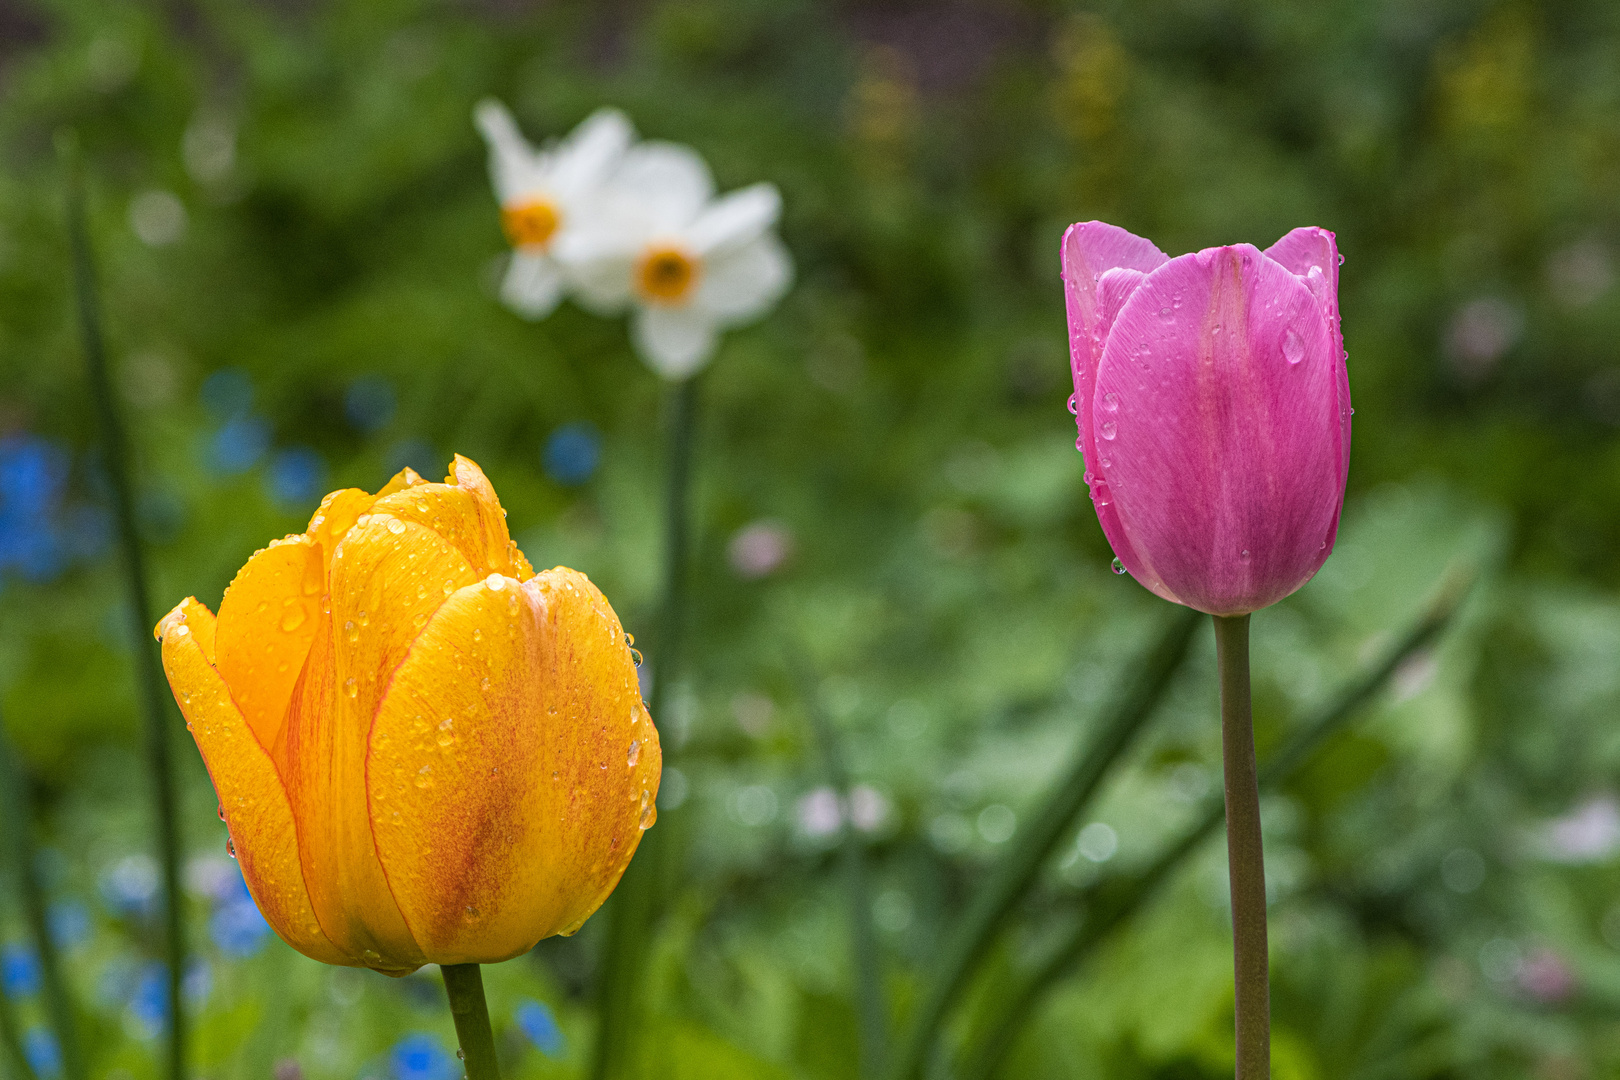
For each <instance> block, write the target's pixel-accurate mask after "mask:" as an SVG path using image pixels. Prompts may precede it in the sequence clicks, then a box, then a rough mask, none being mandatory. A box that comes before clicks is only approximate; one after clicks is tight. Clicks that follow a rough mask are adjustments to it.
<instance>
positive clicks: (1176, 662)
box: [894, 609, 1202, 1080]
mask: <svg viewBox="0 0 1620 1080" xmlns="http://www.w3.org/2000/svg"><path fill="white" fill-rule="evenodd" d="M1201 622H1202V617H1201V616H1200V615H1199V613H1198V612H1196V611H1192V610H1191V609H1177V611H1176V613H1175V614H1174V615H1172V616H1171V617H1170V619H1169V620H1168V622H1167V623H1166V625H1165V626H1164V628H1163V630H1161V631H1160V633H1159V635H1158V637H1157V638H1156V639H1155V640H1154V642H1153V645H1152V646H1151V648H1149V650H1148V651H1147V653H1146V654H1145V655H1144V656H1142V657H1141V658H1139V659H1137V660H1135V661H1134V662H1132V663H1131V664H1130V665H1129V666H1128V667H1127V668H1126V671H1127V672H1128V675H1127V677H1126V678H1125V679H1124V681H1123V682H1122V683H1121V685H1120V687H1119V689H1118V691H1117V692H1116V694H1115V697H1114V699H1113V701H1112V702H1111V704H1110V707H1109V709H1108V712H1107V714H1106V719H1105V721H1104V723H1103V726H1102V730H1101V731H1100V732H1099V733H1098V734H1097V737H1096V739H1095V740H1093V742H1092V744H1091V745H1090V746H1088V747H1087V748H1086V749H1085V750H1084V751H1083V752H1081V753H1080V754H1078V755H1077V756H1076V758H1075V760H1074V764H1073V765H1072V766H1070V768H1069V772H1068V774H1067V775H1066V776H1065V777H1064V778H1063V779H1062V780H1061V781H1059V782H1058V784H1057V786H1056V787H1055V788H1054V789H1053V790H1052V792H1051V794H1050V795H1048V796H1047V799H1046V802H1045V803H1044V804H1043V805H1042V806H1041V808H1040V811H1039V812H1038V813H1037V814H1036V816H1035V818H1034V819H1033V820H1031V821H1030V823H1029V825H1028V826H1027V827H1026V828H1024V829H1022V830H1021V831H1020V832H1019V834H1018V836H1017V837H1016V838H1015V840H1014V843H1013V845H1012V846H1011V848H1009V850H1008V851H1007V853H1006V854H1005V855H1003V856H1002V858H1001V859H1000V860H999V861H998V862H997V863H996V866H995V868H994V869H993V870H992V871H991V874H990V879H989V880H988V881H986V882H985V884H984V886H983V887H982V888H981V889H980V890H979V891H978V892H977V894H976V895H975V896H974V899H973V903H972V905H971V906H970V907H969V908H968V910H967V911H966V912H964V913H963V915H962V917H961V919H960V920H959V921H958V922H957V924H956V926H955V928H954V929H953V930H952V931H951V935H950V939H949V941H948V942H947V944H946V946H945V949H944V954H943V957H944V958H943V959H942V961H941V962H940V964H939V967H938V968H937V969H936V971H935V974H934V977H933V979H932V980H931V982H930V985H929V988H928V992H927V996H926V997H925V998H924V999H923V1004H922V1007H921V1008H920V1009H919V1010H918V1012H917V1018H916V1020H915V1021H914V1022H913V1023H912V1025H911V1028H910V1031H909V1033H908V1035H907V1038H906V1041H905V1043H904V1045H903V1047H902V1049H901V1052H900V1057H899V1060H898V1067H897V1068H896V1070H895V1073H894V1075H895V1076H896V1077H898V1078H899V1080H912V1078H913V1077H915V1076H917V1075H918V1074H919V1072H920V1071H921V1070H922V1067H923V1064H924V1060H925V1058H926V1056H927V1054H928V1052H929V1048H930V1047H931V1046H932V1045H933V1043H934V1040H935V1037H936V1035H937V1033H938V1031H939V1028H940V1025H941V1023H943V1021H944V1019H945V1014H946V1013H947V1012H948V1011H949V1010H950V1008H951V1006H952V1005H953V1004H954V1003H955V1001H956V998H957V996H958V995H959V994H960V993H961V991H962V989H963V987H964V986H966V985H967V981H968V978H969V976H971V975H972V974H973V971H974V969H975V968H976V967H977V965H978V963H979V961H980V960H982V959H983V958H984V955H985V952H986V951H987V950H988V949H989V948H990V945H991V943H992V942H993V941H994V940H995V939H996V936H997V935H998V934H1000V933H1001V931H1002V929H1003V928H1004V927H1005V926H1006V924H1007V921H1008V919H1009V918H1010V916H1011V913H1012V911H1013V908H1014V907H1015V906H1016V905H1017V903H1018V901H1019V900H1020V899H1021V898H1022V897H1023V896H1024V895H1025V893H1027V892H1028V891H1029V887H1030V885H1031V884H1032V883H1033V882H1034V881H1035V879H1036V877H1037V876H1038V875H1039V873H1040V869H1041V866H1042V865H1043V864H1044V863H1045V862H1046V859H1047V857H1048V856H1050V855H1051V854H1052V851H1053V849H1054V848H1056V847H1057V844H1058V841H1059V840H1060V839H1062V837H1063V834H1064V832H1065V831H1066V830H1067V829H1068V828H1069V826H1070V825H1072V824H1073V823H1074V819H1075V817H1076V816H1077V815H1078V814H1079V813H1080V811H1081V809H1082V808H1084V806H1085V805H1086V803H1087V801H1089V800H1090V798H1091V796H1092V795H1093V794H1094V793H1095V792H1096V790H1097V787H1098V785H1099V784H1101V783H1102V780H1103V778H1104V777H1105V776H1107V774H1108V772H1109V770H1110V769H1111V768H1112V767H1113V765H1114V763H1115V762H1116V761H1117V760H1119V757H1120V755H1121V754H1123V753H1124V752H1125V750H1126V748H1127V747H1129V746H1130V745H1131V743H1132V741H1133V740H1134V739H1135V738H1136V736H1137V734H1138V733H1139V732H1140V731H1141V730H1142V728H1143V726H1144V725H1145V724H1146V722H1147V720H1148V718H1149V717H1150V716H1151V715H1152V714H1153V710H1154V709H1155V707H1156V706H1157V705H1158V703H1159V701H1160V699H1161V698H1162V697H1163V696H1164V692H1165V690H1166V689H1167V688H1168V687H1169V685H1170V680H1171V678H1172V676H1174V675H1175V673H1176V671H1177V670H1178V669H1179V668H1180V667H1181V662H1182V660H1183V659H1185V657H1186V655H1187V648H1188V645H1189V644H1191V642H1192V637H1193V633H1194V632H1195V631H1196V630H1197V629H1198V627H1199V626H1200V625H1201Z"/></svg>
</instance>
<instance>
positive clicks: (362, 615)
mask: <svg viewBox="0 0 1620 1080" xmlns="http://www.w3.org/2000/svg"><path fill="white" fill-rule="evenodd" d="M370 621H371V616H370V615H367V614H366V611H365V609H364V608H361V609H360V625H361V626H365V625H366V624H367V623H369V622H370Z"/></svg>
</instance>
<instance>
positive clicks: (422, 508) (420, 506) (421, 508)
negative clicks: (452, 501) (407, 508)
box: [416, 499, 428, 514]
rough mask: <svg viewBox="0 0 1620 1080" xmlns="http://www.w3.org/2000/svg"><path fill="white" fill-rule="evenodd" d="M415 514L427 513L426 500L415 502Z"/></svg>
mask: <svg viewBox="0 0 1620 1080" xmlns="http://www.w3.org/2000/svg"><path fill="white" fill-rule="evenodd" d="M416 512H417V513H418V514H425V513H427V512H428V504H427V500H426V499H417V500H416Z"/></svg>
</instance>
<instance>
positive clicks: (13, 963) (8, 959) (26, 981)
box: [0, 944, 41, 998]
mask: <svg viewBox="0 0 1620 1080" xmlns="http://www.w3.org/2000/svg"><path fill="white" fill-rule="evenodd" d="M40 983H41V976H40V970H39V956H38V955H37V954H36V953H35V952H34V950H33V949H32V948H30V947H29V946H27V945H17V944H13V945H7V946H6V947H5V948H4V949H0V989H3V990H4V991H5V994H6V997H9V998H19V997H28V996H29V995H31V994H37V993H39V987H40Z"/></svg>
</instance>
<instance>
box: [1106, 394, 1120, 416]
mask: <svg viewBox="0 0 1620 1080" xmlns="http://www.w3.org/2000/svg"><path fill="white" fill-rule="evenodd" d="M1103 411H1104V412H1119V395H1118V394H1112V393H1110V394H1104V395H1103Z"/></svg>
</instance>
